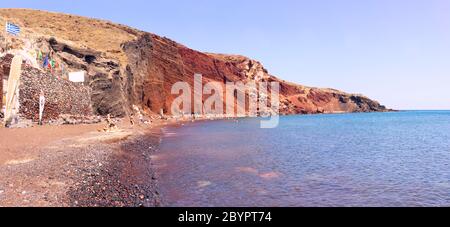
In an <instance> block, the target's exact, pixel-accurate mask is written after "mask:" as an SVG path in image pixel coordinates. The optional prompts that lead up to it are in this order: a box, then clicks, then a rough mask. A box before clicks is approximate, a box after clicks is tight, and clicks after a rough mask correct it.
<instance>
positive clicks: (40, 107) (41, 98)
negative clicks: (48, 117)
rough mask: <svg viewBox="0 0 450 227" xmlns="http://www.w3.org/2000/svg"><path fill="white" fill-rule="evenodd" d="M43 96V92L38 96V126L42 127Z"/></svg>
mask: <svg viewBox="0 0 450 227" xmlns="http://www.w3.org/2000/svg"><path fill="white" fill-rule="evenodd" d="M44 106H45V96H44V91H42V90H41V94H40V95H39V125H42V116H43V114H44Z"/></svg>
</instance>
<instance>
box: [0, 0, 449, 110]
mask: <svg viewBox="0 0 450 227" xmlns="http://www.w3.org/2000/svg"><path fill="white" fill-rule="evenodd" d="M0 7H2V8H33V9H42V10H49V11H56V12H65V13H71V14H77V15H82V16H89V17H95V18H101V19H107V20H111V21H113V22H117V23H122V24H126V25H130V26H132V27H136V28H139V29H141V30H145V31H149V32H153V33H156V34H159V35H163V36H167V37H169V38H172V39H173V40H175V41H177V42H180V43H183V44H185V45H187V46H189V47H191V48H193V49H197V50H201V51H208V52H219V53H232V54H242V55H246V56H249V57H251V58H254V59H257V60H259V61H261V62H262V63H263V64H264V65H265V66H266V68H267V69H268V70H269V72H270V73H271V74H273V75H276V76H278V77H280V78H283V79H286V80H290V81H293V82H297V83H301V84H305V85H310V86H318V87H332V88H337V89H341V90H344V91H347V92H352V93H363V94H365V95H367V96H369V97H371V98H374V99H376V100H378V101H380V102H381V103H383V104H385V105H387V106H388V107H391V108H397V109H450V89H449V88H448V86H449V85H450V1H448V0H376V1H375V0H373V1H372V0H364V1H359V0H328V1H327V0H309V1H306V0H278V1H275V0H156V1H153V0H147V1H144V0H142V1H140V0H127V1H111V0H109V1H107V0H97V1H95V0H89V1H87V0H61V1H54V0H40V1H36V0H20V1H15V0H14V1H13V0H2V1H1V3H0ZM49 23H51V21H49Z"/></svg>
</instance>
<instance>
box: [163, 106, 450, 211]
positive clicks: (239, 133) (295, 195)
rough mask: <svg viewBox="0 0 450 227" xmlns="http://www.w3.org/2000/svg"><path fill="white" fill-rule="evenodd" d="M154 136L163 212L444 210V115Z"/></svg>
mask: <svg viewBox="0 0 450 227" xmlns="http://www.w3.org/2000/svg"><path fill="white" fill-rule="evenodd" d="M258 123H259V121H258V120H257V119H240V120H239V122H235V121H231V120H219V121H214V122H206V121H204V122H196V123H189V124H186V125H184V126H183V127H180V126H169V127H166V128H164V129H163V139H162V143H161V146H160V149H159V150H158V151H157V152H156V153H155V159H154V162H155V168H156V173H157V178H158V186H159V189H160V193H161V197H162V201H163V203H164V205H165V206H446V205H449V204H450V196H449V195H448V190H449V189H450V185H449V184H448V179H449V177H450V171H449V170H448V165H449V163H450V153H449V151H450V142H449V141H450V135H449V134H448V132H449V131H450V111H402V112H390V113H360V114H357V113H355V114H330V115H294V116H285V117H281V118H280V126H279V127H278V128H276V129H260V128H259V127H258V126H259V124H258Z"/></svg>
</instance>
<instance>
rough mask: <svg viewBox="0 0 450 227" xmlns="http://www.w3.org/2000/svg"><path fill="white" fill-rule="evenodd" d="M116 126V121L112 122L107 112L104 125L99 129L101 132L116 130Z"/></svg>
mask: <svg viewBox="0 0 450 227" xmlns="http://www.w3.org/2000/svg"><path fill="white" fill-rule="evenodd" d="M117 130H118V127H117V125H116V123H114V122H113V120H112V119H111V115H110V114H108V115H107V116H106V126H105V127H104V128H103V129H102V130H101V131H103V132H114V131H117Z"/></svg>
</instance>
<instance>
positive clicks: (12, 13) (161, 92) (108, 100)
mask: <svg viewBox="0 0 450 227" xmlns="http://www.w3.org/2000/svg"><path fill="white" fill-rule="evenodd" d="M6 20H7V21H12V22H14V23H16V24H18V25H20V26H21V27H22V28H23V32H22V34H21V36H20V37H18V38H13V39H11V40H10V41H9V44H8V45H10V47H9V50H11V49H14V48H15V49H21V48H22V49H23V48H28V49H39V50H42V51H44V52H53V53H54V55H53V56H54V59H56V61H58V62H59V64H60V65H61V66H62V67H64V68H65V70H67V71H75V70H84V71H86V73H87V81H86V84H87V85H88V86H89V87H90V89H91V90H92V92H91V93H90V96H91V102H92V110H93V112H94V113H96V114H99V115H106V114H112V115H113V116H118V117H121V116H126V115H128V114H129V113H130V111H131V108H132V106H133V105H136V106H138V107H139V108H140V109H141V110H143V111H144V113H147V114H158V113H160V110H161V109H162V110H164V112H165V113H168V114H170V105H171V102H172V100H173V99H174V98H175V96H173V95H171V94H170V90H171V86H172V85H173V84H174V83H176V82H179V81H185V82H188V83H189V84H191V85H192V84H193V75H194V74H195V73H200V74H202V75H203V82H209V81H217V82H221V83H223V84H224V83H226V82H236V81H242V82H244V83H245V82H249V81H255V82H261V81H265V82H272V81H276V82H279V83H280V86H281V87H280V93H281V94H280V102H281V103H280V108H281V113H282V114H306V113H340V112H374V111H388V109H386V108H385V107H384V106H382V105H380V104H379V103H378V102H376V101H373V100H371V99H369V98H367V97H364V96H361V95H354V94H348V93H345V92H341V91H337V90H334V89H320V88H313V87H306V86H302V85H297V84H293V83H289V82H286V81H284V80H281V79H279V78H277V77H275V76H273V75H271V74H269V71H268V70H267V69H265V68H264V67H263V65H262V64H261V63H260V62H258V61H255V60H252V59H249V58H246V57H243V56H238V55H224V54H212V53H203V52H199V51H195V50H192V49H190V48H188V47H185V46H183V45H181V44H178V43H176V42H174V41H172V40H170V39H168V38H164V37H160V36H157V35H154V34H151V33H147V32H142V31H138V30H136V29H133V28H129V27H126V26H123V25H117V24H113V23H111V22H107V21H103V20H95V19H89V18H84V17H78V16H72V15H67V14H58V13H50V12H44V11H36V10H25V9H0V23H3V24H4V23H5V21H6ZM42 21H47V22H48V21H52V23H47V22H46V23H43V22H42ZM0 36H3V37H5V34H4V31H2V33H0ZM0 46H2V47H3V46H7V45H6V44H5V43H3V44H2V45H0Z"/></svg>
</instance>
